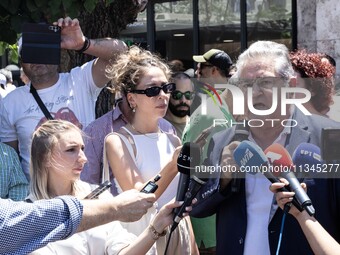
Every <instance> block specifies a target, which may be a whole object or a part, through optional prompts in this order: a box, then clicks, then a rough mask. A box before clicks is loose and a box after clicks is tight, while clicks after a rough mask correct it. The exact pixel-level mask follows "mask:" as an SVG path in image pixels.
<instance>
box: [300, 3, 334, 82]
mask: <svg viewBox="0 0 340 255" xmlns="http://www.w3.org/2000/svg"><path fill="white" fill-rule="evenodd" d="M338 1H339V0H308V1H301V0H297V15H298V48H307V49H308V50H309V51H316V52H324V53H327V54H328V55H330V56H332V57H333V58H334V59H335V60H336V62H337V72H336V73H337V75H338V76H339V75H340V27H339V24H340V5H339V2H338Z"/></svg>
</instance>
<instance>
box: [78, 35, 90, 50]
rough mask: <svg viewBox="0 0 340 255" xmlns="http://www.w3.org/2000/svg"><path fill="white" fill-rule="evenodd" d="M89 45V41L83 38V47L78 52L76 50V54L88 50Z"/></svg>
mask: <svg viewBox="0 0 340 255" xmlns="http://www.w3.org/2000/svg"><path fill="white" fill-rule="evenodd" d="M90 45H91V40H90V39H89V38H87V37H86V36H85V42H84V45H83V47H82V48H81V49H80V50H76V52H78V53H83V52H84V51H86V50H87V49H88V48H90Z"/></svg>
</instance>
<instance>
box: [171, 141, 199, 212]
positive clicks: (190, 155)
mask: <svg viewBox="0 0 340 255" xmlns="http://www.w3.org/2000/svg"><path fill="white" fill-rule="evenodd" d="M200 154H201V150H200V147H199V145H197V144H195V143H190V142H188V143H185V144H184V145H183V147H182V150H181V152H180V153H179V156H178V159H177V168H178V172H180V176H179V181H178V186H177V194H176V201H183V200H184V198H185V193H186V192H187V190H188V188H189V182H190V170H195V166H198V165H199V164H200V159H201V155H200ZM178 211H179V208H178V207H177V208H175V209H174V213H175V214H177V213H178Z"/></svg>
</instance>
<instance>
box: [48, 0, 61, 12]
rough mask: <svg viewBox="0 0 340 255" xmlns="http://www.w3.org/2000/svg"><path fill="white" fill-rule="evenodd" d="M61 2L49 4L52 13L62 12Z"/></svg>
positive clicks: (57, 0) (59, 0)
mask: <svg viewBox="0 0 340 255" xmlns="http://www.w3.org/2000/svg"><path fill="white" fill-rule="evenodd" d="M60 5H61V0H53V1H49V2H48V6H49V7H50V8H51V11H52V12H53V11H54V12H55V11H60Z"/></svg>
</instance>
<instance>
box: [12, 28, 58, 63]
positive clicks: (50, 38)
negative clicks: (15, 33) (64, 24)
mask: <svg viewBox="0 0 340 255" xmlns="http://www.w3.org/2000/svg"><path fill="white" fill-rule="evenodd" d="M22 30H23V31H22V45H21V49H20V52H19V54H20V56H21V59H22V62H23V63H30V64H47V65H59V64H60V41H61V34H60V32H61V29H60V27H58V26H53V25H50V24H35V23H25V24H24V25H23V28H22ZM19 47H20V46H19Z"/></svg>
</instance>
